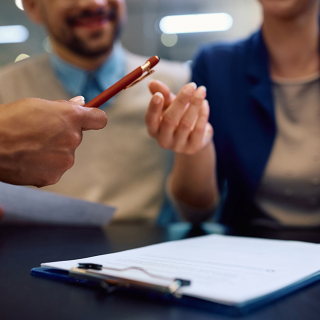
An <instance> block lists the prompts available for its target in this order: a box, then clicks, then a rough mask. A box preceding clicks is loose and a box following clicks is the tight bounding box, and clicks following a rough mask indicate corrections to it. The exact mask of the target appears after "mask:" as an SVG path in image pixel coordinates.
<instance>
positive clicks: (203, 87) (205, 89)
mask: <svg viewBox="0 0 320 320" xmlns="http://www.w3.org/2000/svg"><path fill="white" fill-rule="evenodd" d="M200 88H201V89H202V90H203V91H205V92H207V88H206V87H205V86H201V87H199V89H200Z"/></svg>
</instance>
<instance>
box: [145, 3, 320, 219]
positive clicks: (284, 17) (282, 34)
mask: <svg viewBox="0 0 320 320" xmlns="http://www.w3.org/2000/svg"><path fill="white" fill-rule="evenodd" d="M260 3H261V5H262V7H263V17H264V21H263V26H262V31H263V35H264V38H265V41H266V45H267V47H268V51H269V55H270V73H271V75H274V76H281V77H284V78H296V77H301V76H305V75H309V74H312V73H313V72H316V71H319V70H320V66H319V24H318V12H319V0H260ZM187 86H189V89H187V90H186V87H184V88H183V89H182V90H181V91H180V92H179V94H178V95H177V97H174V96H173V94H172V93H170V91H169V89H168V88H167V87H166V86H165V85H164V84H161V83H159V82H154V81H153V82H151V83H150V84H149V88H150V91H151V93H152V94H153V97H152V99H151V101H150V104H149V108H148V111H147V114H146V124H147V127H148V131H149V134H150V135H151V136H152V137H154V138H155V139H156V140H157V141H158V143H159V145H160V146H162V147H164V148H168V149H171V150H173V151H174V152H175V160H174V166H173V169H172V171H171V174H170V177H169V185H170V188H171V191H172V193H173V196H174V197H175V198H176V199H178V200H179V201H181V202H183V203H185V204H187V205H190V206H192V207H195V208H198V209H208V208H210V207H214V205H215V204H216V203H217V201H218V198H219V192H218V188H217V181H216V175H215V164H216V156H215V150H214V145H213V142H212V139H211V138H210V137H212V135H213V130H212V128H210V127H211V126H210V124H209V123H208V120H206V121H205V120H204V119H205V114H206V118H207V119H208V111H205V109H207V107H206V103H205V94H204V92H203V90H202V89H201V88H198V89H197V90H196V89H195V88H194V87H193V85H190V84H189V85H187ZM192 87H193V90H192ZM190 108H192V109H193V111H192V112H189V110H190ZM187 113H189V116H188V117H186V115H187ZM186 118H187V119H188V121H185V119H186ZM197 119H203V120H201V121H200V123H199V120H198V124H199V125H198V126H194V125H190V124H191V123H193V124H194V123H195V122H196V121H197ZM195 129H196V132H195ZM181 130H182V131H183V134H181V133H180V132H181ZM194 134H196V135H197V136H198V137H197V139H193V138H192V137H193V135H194ZM181 146H182V147H181ZM206 218H207V216H203V220H205V219H206Z"/></svg>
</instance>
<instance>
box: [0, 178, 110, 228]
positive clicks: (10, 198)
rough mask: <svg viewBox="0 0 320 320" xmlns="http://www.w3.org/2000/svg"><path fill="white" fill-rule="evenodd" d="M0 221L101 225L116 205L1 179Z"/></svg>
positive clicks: (106, 221)
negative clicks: (2, 212)
mask: <svg viewBox="0 0 320 320" xmlns="http://www.w3.org/2000/svg"><path fill="white" fill-rule="evenodd" d="M0 208H1V209H2V210H3V211H4V217H3V218H2V219H1V221H0V223H4V224H5V223H29V224H60V225H87V226H104V225H106V224H107V223H108V222H109V221H110V220H111V218H112V216H113V214H114V212H115V210H116V208H114V207H109V206H105V205H102V204H98V203H92V202H87V201H83V200H78V199H74V198H69V197H65V196H61V195H57V194H54V193H51V192H47V191H41V190H36V189H31V188H27V187H21V186H14V185H10V184H6V183H1V182H0Z"/></svg>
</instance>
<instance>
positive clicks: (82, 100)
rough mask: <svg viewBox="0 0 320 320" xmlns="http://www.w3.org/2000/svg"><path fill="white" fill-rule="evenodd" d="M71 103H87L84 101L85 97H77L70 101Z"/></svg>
mask: <svg viewBox="0 0 320 320" xmlns="http://www.w3.org/2000/svg"><path fill="white" fill-rule="evenodd" d="M70 101H72V102H79V103H81V102H85V99H84V97H83V96H77V97H74V98H72V99H70Z"/></svg>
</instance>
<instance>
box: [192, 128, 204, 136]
mask: <svg viewBox="0 0 320 320" xmlns="http://www.w3.org/2000/svg"><path fill="white" fill-rule="evenodd" d="M204 131H205V128H203V127H195V128H194V129H193V133H195V134H196V135H203V134H204Z"/></svg>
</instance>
